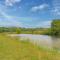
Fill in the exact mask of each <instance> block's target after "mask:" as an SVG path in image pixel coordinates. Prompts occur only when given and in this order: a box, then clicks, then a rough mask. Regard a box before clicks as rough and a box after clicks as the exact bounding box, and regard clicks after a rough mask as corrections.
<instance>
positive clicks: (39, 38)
mask: <svg viewBox="0 0 60 60" xmlns="http://www.w3.org/2000/svg"><path fill="white" fill-rule="evenodd" d="M12 36H13V35H12ZM15 36H19V37H20V40H29V41H30V42H32V43H34V44H36V45H40V46H43V47H48V48H56V49H60V38H57V37H51V36H48V35H34V34H17V35H15Z"/></svg>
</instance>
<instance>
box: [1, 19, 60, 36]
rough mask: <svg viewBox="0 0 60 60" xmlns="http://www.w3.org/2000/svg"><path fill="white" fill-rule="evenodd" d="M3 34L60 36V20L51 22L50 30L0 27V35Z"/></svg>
mask: <svg viewBox="0 0 60 60" xmlns="http://www.w3.org/2000/svg"><path fill="white" fill-rule="evenodd" d="M3 32H8V33H16V34H20V33H21V34H41V35H53V36H60V20H59V19H57V20H53V21H52V23H51V27H50V28H21V27H0V33H3Z"/></svg>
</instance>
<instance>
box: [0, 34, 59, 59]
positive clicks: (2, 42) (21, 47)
mask: <svg viewBox="0 0 60 60" xmlns="http://www.w3.org/2000/svg"><path fill="white" fill-rule="evenodd" d="M0 60H60V52H58V51H57V50H53V49H45V48H42V47H38V46H35V45H33V44H32V43H30V42H29V41H21V40H20V39H19V38H18V37H9V36H7V35H5V34H0Z"/></svg>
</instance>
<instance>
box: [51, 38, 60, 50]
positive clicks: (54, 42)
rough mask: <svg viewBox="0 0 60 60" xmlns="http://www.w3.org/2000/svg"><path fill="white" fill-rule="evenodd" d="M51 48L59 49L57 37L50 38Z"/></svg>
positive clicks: (59, 39)
mask: <svg viewBox="0 0 60 60" xmlns="http://www.w3.org/2000/svg"><path fill="white" fill-rule="evenodd" d="M51 39H52V47H53V48H54V49H60V38H59V37H52V38H51Z"/></svg>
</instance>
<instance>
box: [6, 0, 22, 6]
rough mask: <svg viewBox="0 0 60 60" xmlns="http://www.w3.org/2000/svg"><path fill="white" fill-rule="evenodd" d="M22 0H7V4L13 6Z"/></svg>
mask: <svg viewBox="0 0 60 60" xmlns="http://www.w3.org/2000/svg"><path fill="white" fill-rule="evenodd" d="M18 2H21V0H5V5H6V6H13V5H14V4H15V3H18Z"/></svg>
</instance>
